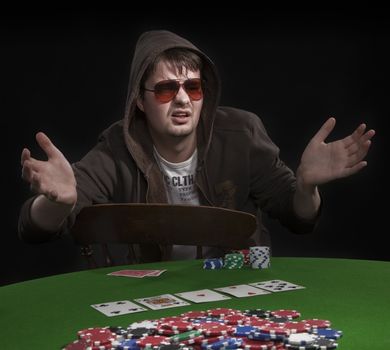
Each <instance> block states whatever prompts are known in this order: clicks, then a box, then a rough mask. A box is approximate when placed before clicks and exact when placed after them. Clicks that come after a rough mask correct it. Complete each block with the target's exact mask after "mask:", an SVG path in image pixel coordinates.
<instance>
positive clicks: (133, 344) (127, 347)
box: [114, 339, 140, 350]
mask: <svg viewBox="0 0 390 350" xmlns="http://www.w3.org/2000/svg"><path fill="white" fill-rule="evenodd" d="M114 349H117V350H140V347H139V346H138V345H137V340H136V339H124V340H120V341H118V343H117V345H116V347H115V348H114Z"/></svg>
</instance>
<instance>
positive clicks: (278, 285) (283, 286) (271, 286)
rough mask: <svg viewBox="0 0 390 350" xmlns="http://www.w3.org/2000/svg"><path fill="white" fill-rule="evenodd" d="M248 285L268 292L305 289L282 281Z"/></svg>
mask: <svg viewBox="0 0 390 350" xmlns="http://www.w3.org/2000/svg"><path fill="white" fill-rule="evenodd" d="M249 285H251V286H254V287H256V288H261V289H265V290H268V291H270V292H287V291H289V290H297V289H303V288H305V287H304V286H299V285H298V284H294V283H291V282H287V281H282V280H270V281H262V282H255V283H249Z"/></svg>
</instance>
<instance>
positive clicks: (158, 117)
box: [137, 61, 203, 142]
mask: <svg viewBox="0 0 390 350" xmlns="http://www.w3.org/2000/svg"><path fill="white" fill-rule="evenodd" d="M193 78H200V72H199V71H195V72H193V71H189V70H187V69H185V68H183V70H182V73H181V74H180V73H179V72H178V71H177V69H175V67H172V66H171V65H169V64H167V63H166V62H164V61H160V62H159V63H158V64H157V67H156V70H155V72H154V73H153V74H152V75H151V76H150V77H149V78H148V79H147V80H146V82H145V86H144V88H146V89H152V90H153V89H154V88H155V85H156V84H157V83H159V82H161V81H163V80H170V79H173V80H175V79H178V80H179V81H180V82H181V83H183V82H184V81H186V80H187V79H193ZM137 105H138V108H140V109H141V110H142V111H143V112H144V113H145V115H146V119H147V122H148V126H149V129H150V132H151V135H152V137H153V139H154V140H155V142H156V139H157V140H161V141H164V140H165V141H167V140H169V139H172V138H181V139H183V138H187V137H188V138H190V139H192V140H194V138H195V137H196V127H197V125H198V122H199V118H200V112H201V110H202V105H203V98H201V99H199V100H193V99H191V98H190V96H189V95H188V94H187V92H186V91H185V89H184V86H183V85H181V86H180V89H179V91H178V93H177V94H176V96H175V97H174V98H173V99H172V100H171V101H169V102H166V103H162V102H160V101H158V100H157V99H156V97H155V95H154V92H152V91H146V90H145V91H144V98H143V99H142V98H138V101H137Z"/></svg>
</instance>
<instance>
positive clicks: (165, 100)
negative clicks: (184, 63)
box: [143, 78, 203, 103]
mask: <svg viewBox="0 0 390 350" xmlns="http://www.w3.org/2000/svg"><path fill="white" fill-rule="evenodd" d="M192 82H196V83H199V90H198V91H196V94H199V95H200V97H196V98H194V96H193V92H191V90H190V89H189V88H188V87H186V84H189V83H190V84H191V83H192ZM170 83H174V84H175V86H176V89H175V91H174V90H172V91H173V92H172V96H170V95H169V96H168V97H166V98H164V93H163V91H162V92H161V93H160V94H159V92H158V90H159V89H158V86H162V85H165V84H170ZM202 83H203V80H202V79H201V78H190V79H186V80H184V81H181V80H180V79H167V80H161V81H159V82H158V83H156V84H155V85H154V89H147V88H145V87H144V88H143V90H144V91H149V92H154V96H155V98H156V100H157V101H159V102H161V103H168V102H171V101H172V100H173V99H174V98H175V97H176V95H177V94H178V92H179V90H180V88H181V87H183V89H184V91H185V92H186V94H187V95H188V96H189V97H190V99H191V100H194V101H199V100H201V99H202V98H203V89H202ZM156 87H157V88H156ZM168 90H169V89H168ZM168 90H166V91H168Z"/></svg>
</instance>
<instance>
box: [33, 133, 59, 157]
mask: <svg viewBox="0 0 390 350" xmlns="http://www.w3.org/2000/svg"><path fill="white" fill-rule="evenodd" d="M35 138H36V140H37V142H38V144H39V146H40V147H41V148H42V149H43V150H44V151H45V153H46V155H47V157H48V158H49V159H50V158H52V157H54V156H56V155H58V153H61V152H60V151H59V150H58V148H57V147H56V146H54V144H53V143H52V142H51V140H50V139H49V138H48V137H47V136H46V134H44V133H43V132H38V133H37V134H36V136H35Z"/></svg>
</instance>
